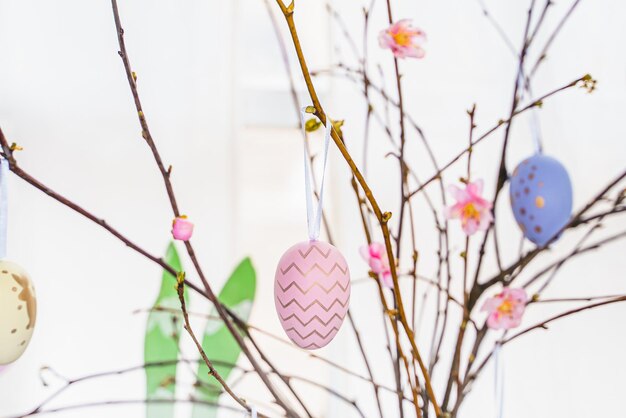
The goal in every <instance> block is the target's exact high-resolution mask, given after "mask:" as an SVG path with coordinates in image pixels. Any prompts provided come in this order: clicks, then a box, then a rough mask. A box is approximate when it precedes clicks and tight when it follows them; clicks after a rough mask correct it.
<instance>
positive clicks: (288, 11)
mask: <svg viewBox="0 0 626 418" xmlns="http://www.w3.org/2000/svg"><path fill="white" fill-rule="evenodd" d="M277 3H278V5H279V7H280V9H281V11H282V12H283V16H284V17H285V20H286V22H287V26H288V27H289V32H290V34H291V38H292V41H293V44H294V47H295V50H296V54H297V56H298V62H299V64H300V68H301V70H302V75H303V77H304V80H305V83H306V86H307V90H308V92H309V96H310V97H311V100H312V102H313V106H314V108H315V115H316V116H317V117H318V118H319V119H320V120H321V121H322V123H323V124H324V125H326V124H327V123H329V122H330V121H327V119H326V118H327V117H326V113H325V112H324V109H323V108H322V105H321V103H320V101H319V98H318V96H317V93H316V91H315V87H314V86H313V82H312V81H311V75H310V73H309V69H308V66H307V64H306V60H305V58H304V54H303V52H302V47H301V46H300V40H299V38H298V33H297V30H296V27H295V23H294V20H293V9H294V3H293V2H292V3H291V4H290V5H289V6H285V5H284V4H283V3H282V0H277ZM332 139H333V142H334V143H335V145H336V146H337V148H338V149H339V151H340V153H341V154H342V156H343V158H344V159H345V160H346V163H347V164H348V165H349V166H350V169H351V170H352V173H353V174H354V176H355V177H356V179H357V181H358V182H359V185H360V186H361V188H362V189H363V191H364V192H365V196H366V198H367V200H368V201H369V203H370V205H371V207H372V210H373V211H374V214H375V215H376V219H377V220H378V222H379V224H380V227H381V231H382V234H383V237H384V240H385V248H386V250H387V255H388V257H389V261H390V269H391V275H392V278H393V282H394V295H395V297H396V299H397V302H398V309H397V311H398V312H397V314H398V315H399V317H400V322H401V324H402V327H403V328H404V331H405V333H406V335H407V337H408V339H409V342H410V344H411V347H412V354H413V356H414V357H415V360H416V361H417V362H418V364H419V366H420V369H421V371H422V374H423V377H424V379H425V382H426V390H427V392H428V395H429V397H430V398H431V400H432V402H433V406H434V409H435V412H436V415H437V416H439V415H441V409H440V408H439V405H438V403H437V402H436V397H435V394H434V390H433V388H432V384H431V382H430V376H429V374H428V370H427V369H426V366H425V364H424V362H423V360H422V357H421V355H420V353H419V349H418V348H417V345H416V343H415V336H414V334H413V331H412V330H411V328H410V326H409V324H408V320H407V317H406V312H405V309H404V304H403V302H402V295H401V293H400V289H399V283H398V276H397V272H396V266H395V262H394V260H393V252H392V248H391V240H390V235H389V226H388V221H389V219H390V217H391V213H389V212H385V213H383V212H382V211H381V209H380V207H379V206H378V202H377V201H376V198H375V197H374V195H373V193H372V190H371V189H370V187H369V185H368V184H367V182H366V181H365V179H364V178H363V175H362V174H361V172H360V170H359V169H358V168H357V166H356V164H355V162H354V160H353V159H352V156H351V155H350V153H349V152H348V150H347V149H346V147H345V145H344V144H343V142H342V141H341V138H340V137H339V135H338V134H337V132H336V131H335V129H333V130H332ZM385 304H386V301H385ZM389 316H390V320H391V322H392V324H393V325H394V328H396V329H397V327H395V320H394V318H393V316H394V315H392V314H390V315H389ZM395 334H396V340H397V341H398V342H399V340H400V336H399V333H398V332H396V333H395Z"/></svg>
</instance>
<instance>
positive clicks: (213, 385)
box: [192, 258, 256, 418]
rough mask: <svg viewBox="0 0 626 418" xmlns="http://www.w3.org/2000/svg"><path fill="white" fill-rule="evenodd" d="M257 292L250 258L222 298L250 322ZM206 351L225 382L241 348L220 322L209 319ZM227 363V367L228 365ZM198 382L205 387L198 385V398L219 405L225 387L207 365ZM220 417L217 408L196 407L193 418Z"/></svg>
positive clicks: (221, 293) (202, 364)
mask: <svg viewBox="0 0 626 418" xmlns="http://www.w3.org/2000/svg"><path fill="white" fill-rule="evenodd" d="M255 290H256V273H255V271H254V266H253V265H252V262H251V261H250V259H249V258H245V259H244V260H243V261H242V262H241V263H239V265H238V266H237V268H236V269H235V271H234V272H233V273H232V274H231V276H230V278H229V279H228V281H227V282H226V284H225V285H224V287H223V288H222V291H221V292H220V294H219V296H218V298H219V300H220V301H221V302H222V303H223V304H224V305H226V306H227V307H228V308H229V309H231V310H232V311H233V312H235V314H236V315H237V316H238V317H239V318H241V319H242V320H244V321H247V320H248V318H249V316H250V311H251V310H252V303H253V302H254V293H255ZM210 315H211V317H214V316H216V315H217V312H216V311H215V308H212V309H211V314H210ZM202 348H204V351H205V353H206V355H207V357H208V358H209V359H210V360H213V361H215V362H216V363H218V364H215V369H216V370H217V372H218V373H219V374H220V376H222V377H223V378H224V380H226V379H228V376H229V375H230V374H231V372H232V371H233V367H232V366H228V365H227V364H236V363H237V359H238V358H239V355H240V354H241V348H240V347H239V345H238V344H237V342H236V341H235V339H234V338H233V336H232V335H231V334H230V332H229V331H228V328H226V325H224V322H223V321H221V320H220V319H213V318H209V320H208V322H207V325H206V329H205V331H204V338H203V340H202ZM224 363H226V364H224ZM198 378H199V379H200V381H201V382H202V383H203V384H202V385H198V386H197V387H196V390H195V398H196V399H199V400H202V401H206V402H217V400H218V398H219V396H220V394H221V387H220V386H219V383H218V382H217V380H215V378H213V377H211V376H209V369H208V367H207V366H206V365H205V364H204V363H202V362H201V363H200V365H199V366H198ZM215 416H217V408H214V407H211V406H207V405H200V404H194V406H193V413H192V417H193V418H211V417H215Z"/></svg>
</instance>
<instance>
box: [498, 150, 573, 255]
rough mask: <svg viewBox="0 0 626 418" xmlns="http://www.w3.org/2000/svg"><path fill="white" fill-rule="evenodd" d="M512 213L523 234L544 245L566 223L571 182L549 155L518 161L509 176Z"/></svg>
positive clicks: (570, 199) (570, 198)
mask: <svg viewBox="0 0 626 418" xmlns="http://www.w3.org/2000/svg"><path fill="white" fill-rule="evenodd" d="M510 184H511V185H510V197H511V208H512V209H513V216H514V217H515V220H516V221H517V223H518V225H519V226H520V229H521V230H522V232H523V233H524V236H525V237H526V238H528V239H529V240H530V241H532V242H534V243H535V244H537V245H545V244H546V243H548V242H549V241H550V240H551V239H552V238H553V237H554V236H555V235H556V234H558V233H559V231H560V230H561V229H562V228H563V227H564V226H565V225H566V224H567V222H568V221H569V219H570V216H571V213H572V184H571V181H570V178H569V175H568V174H567V170H565V167H563V165H562V164H561V163H560V162H558V161H557V160H555V159H554V158H552V157H548V156H545V155H542V154H538V155H534V156H532V157H530V158H527V159H526V160H524V161H522V162H521V163H520V164H519V165H518V166H517V168H516V169H515V171H514V172H513V175H512V176H511V179H510Z"/></svg>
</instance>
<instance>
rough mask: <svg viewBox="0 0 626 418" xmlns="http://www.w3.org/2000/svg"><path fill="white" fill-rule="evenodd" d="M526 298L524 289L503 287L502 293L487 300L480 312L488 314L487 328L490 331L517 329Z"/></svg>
mask: <svg viewBox="0 0 626 418" xmlns="http://www.w3.org/2000/svg"><path fill="white" fill-rule="evenodd" d="M527 302H528V296H527V295H526V291H524V289H511V288H509V287H505V288H504V289H502V292H500V293H499V294H497V295H496V296H494V297H492V298H489V299H487V300H486V301H485V303H484V304H483V307H482V308H481V311H485V312H488V313H489V317H488V318H487V326H488V327H489V328H491V329H511V328H515V327H518V326H519V324H520V323H521V322H522V316H523V315H524V310H525V309H526V303H527Z"/></svg>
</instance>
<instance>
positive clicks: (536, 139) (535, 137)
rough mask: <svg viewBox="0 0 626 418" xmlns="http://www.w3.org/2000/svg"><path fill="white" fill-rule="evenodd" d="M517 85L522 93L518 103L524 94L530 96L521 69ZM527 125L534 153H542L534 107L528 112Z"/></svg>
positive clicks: (530, 91) (539, 130)
mask: <svg viewBox="0 0 626 418" xmlns="http://www.w3.org/2000/svg"><path fill="white" fill-rule="evenodd" d="M517 83H518V88H519V87H521V90H522V93H521V94H520V101H521V100H522V99H523V98H524V96H525V93H526V92H528V94H529V95H530V96H532V89H531V87H530V82H529V83H528V86H527V85H526V79H525V74H524V70H523V69H522V71H520V72H519V77H518V79H517ZM528 124H529V125H530V134H531V135H532V139H533V143H534V144H535V153H537V154H541V153H542V152H543V149H542V146H541V127H540V125H539V112H538V111H537V107H536V106H533V108H532V109H531V110H530V121H529V122H528Z"/></svg>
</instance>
